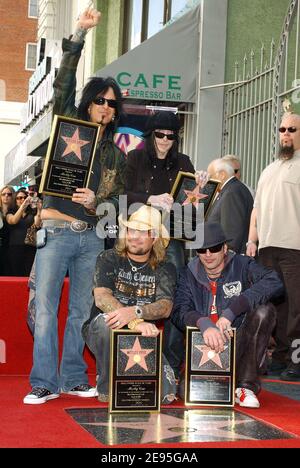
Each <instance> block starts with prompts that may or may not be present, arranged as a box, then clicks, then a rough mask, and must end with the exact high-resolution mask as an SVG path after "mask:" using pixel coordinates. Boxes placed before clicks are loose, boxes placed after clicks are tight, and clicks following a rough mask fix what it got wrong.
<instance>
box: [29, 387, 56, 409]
mask: <svg viewBox="0 0 300 468" xmlns="http://www.w3.org/2000/svg"><path fill="white" fill-rule="evenodd" d="M58 397H59V394H58V393H52V392H50V391H49V390H47V389H46V388H43V387H33V388H32V390H31V392H30V393H28V395H26V397H25V398H24V400H23V403H25V404H26V405H41V404H42V403H46V401H48V400H54V399H55V398H58Z"/></svg>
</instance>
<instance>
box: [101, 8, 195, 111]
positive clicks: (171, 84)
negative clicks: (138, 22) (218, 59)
mask: <svg viewBox="0 0 300 468" xmlns="http://www.w3.org/2000/svg"><path fill="white" fill-rule="evenodd" d="M199 27H200V5H198V6H197V7H196V8H194V9H192V10H190V11H189V12H188V13H186V14H185V15H184V16H182V17H181V18H179V19H178V20H177V21H174V23H172V24H170V25H168V26H166V27H165V28H164V29H162V30H161V31H160V32H158V33H157V34H155V35H154V36H152V37H151V38H150V39H148V40H147V41H145V42H143V43H142V44H140V45H139V46H138V47H136V48H135V49H132V50H130V51H129V52H127V53H126V54H124V55H122V56H121V57H119V58H118V59H117V60H115V61H114V62H112V63H111V64H110V65H107V66H106V67H104V68H102V69H101V70H99V71H97V72H96V75H97V76H113V77H114V78H115V79H116V80H117V82H118V84H119V86H120V87H121V89H122V91H125V93H124V94H125V95H128V97H131V98H135V99H142V100H151V101H155V100H157V101H172V102H195V101H196V77H197V73H198V60H199V58H198V57H199V53H198V50H199Z"/></svg>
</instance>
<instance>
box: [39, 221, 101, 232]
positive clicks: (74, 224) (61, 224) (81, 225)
mask: <svg viewBox="0 0 300 468" xmlns="http://www.w3.org/2000/svg"><path fill="white" fill-rule="evenodd" d="M43 227H56V228H69V229H71V231H73V232H84V231H87V230H89V231H92V230H93V229H96V226H94V225H93V224H89V223H86V222H85V221H80V220H79V219H76V220H75V221H61V220H60V219H45V221H43Z"/></svg>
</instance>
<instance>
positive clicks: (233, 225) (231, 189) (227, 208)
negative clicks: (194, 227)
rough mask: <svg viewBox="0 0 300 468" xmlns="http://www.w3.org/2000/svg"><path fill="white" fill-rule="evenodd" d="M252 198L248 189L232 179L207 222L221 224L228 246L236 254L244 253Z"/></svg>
mask: <svg viewBox="0 0 300 468" xmlns="http://www.w3.org/2000/svg"><path fill="white" fill-rule="evenodd" d="M252 208H253V198H252V195H251V193H250V191H249V190H248V188H247V187H246V186H245V184H243V183H242V182H240V181H239V180H238V179H237V178H236V177H233V178H232V179H231V180H229V181H228V182H227V184H226V185H225V186H224V188H222V190H221V192H220V193H219V195H218V197H217V198H216V200H215V202H214V204H213V205H212V208H211V210H210V212H209V213H208V217H207V221H211V222H216V223H219V224H221V226H222V228H223V231H224V233H225V235H226V237H227V239H229V240H228V242H227V244H228V246H229V248H230V249H232V250H234V251H235V252H236V253H245V252H246V242H247V240H248V233H249V225H250V217H251V212H252Z"/></svg>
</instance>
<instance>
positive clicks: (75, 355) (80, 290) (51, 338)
mask: <svg viewBox="0 0 300 468" xmlns="http://www.w3.org/2000/svg"><path fill="white" fill-rule="evenodd" d="M46 229H47V244H46V246H45V247H42V248H40V249H37V254H36V323H35V332H34V351H33V368H32V370H31V374H30V383H31V385H32V387H45V388H47V389H48V390H50V391H51V392H54V393H57V392H59V391H60V390H63V391H68V390H71V389H72V388H74V387H76V386H77V385H80V384H84V383H87V382H88V379H87V375H86V364H85V362H84V359H83V348H84V341H83V339H82V336H81V328H82V325H83V323H84V322H85V321H86V320H87V318H88V317H89V313H90V309H91V305H92V303H93V296H92V286H93V275H94V271H95V265H96V259H97V255H98V254H99V253H100V252H101V251H102V250H103V245H104V242H103V239H99V238H98V237H97V235H96V231H95V230H87V231H85V232H81V233H78V232H73V231H71V230H70V228H68V227H64V228H57V227H51V228H50V227H47V228H46ZM67 271H69V278H70V293H69V311H68V319H67V323H66V327H65V333H64V344H63V353H62V360H61V363H60V368H59V369H58V367H59V363H58V333H57V322H58V320H57V311H58V306H59V302H60V295H61V289H62V285H63V282H64V278H65V276H66V273H67Z"/></svg>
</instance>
